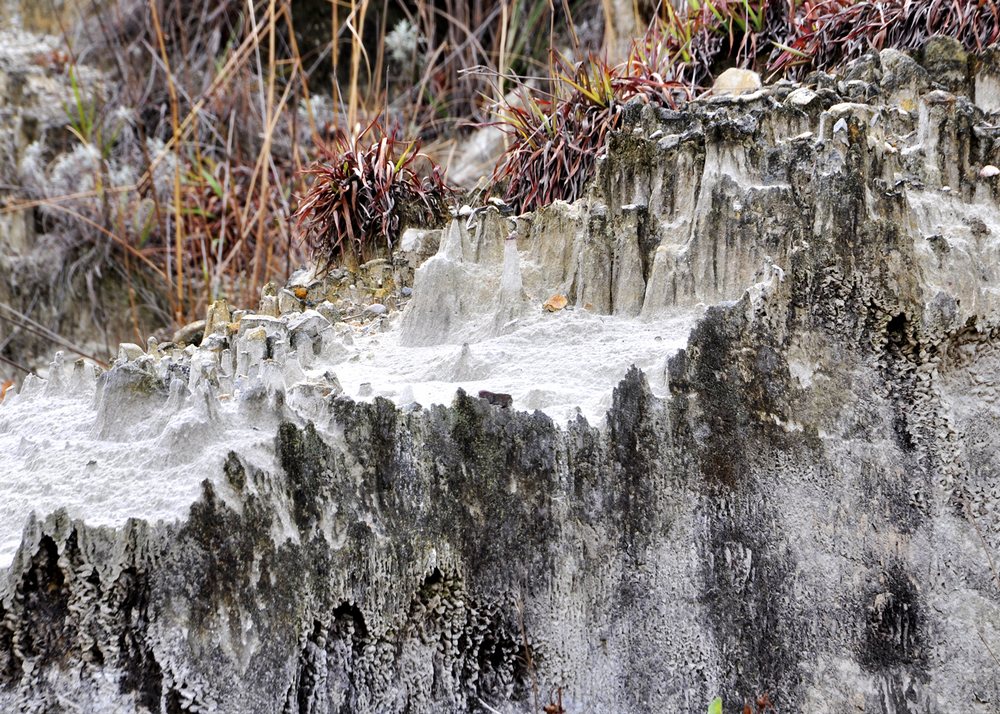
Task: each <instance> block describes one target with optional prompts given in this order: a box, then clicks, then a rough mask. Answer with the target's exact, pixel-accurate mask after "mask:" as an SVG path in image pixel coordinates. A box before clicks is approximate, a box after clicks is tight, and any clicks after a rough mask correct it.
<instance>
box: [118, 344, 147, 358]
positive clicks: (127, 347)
mask: <svg viewBox="0 0 1000 714" xmlns="http://www.w3.org/2000/svg"><path fill="white" fill-rule="evenodd" d="M145 354H146V353H145V352H144V351H143V349H142V347H140V346H139V345H137V344H134V343H132V342H123V343H121V344H120V345H118V362H132V361H134V360H137V359H139V358H140V357H142V356H143V355H145Z"/></svg>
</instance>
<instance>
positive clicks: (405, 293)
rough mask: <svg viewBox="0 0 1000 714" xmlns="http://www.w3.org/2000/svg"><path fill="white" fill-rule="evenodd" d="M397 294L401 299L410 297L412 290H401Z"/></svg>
mask: <svg viewBox="0 0 1000 714" xmlns="http://www.w3.org/2000/svg"><path fill="white" fill-rule="evenodd" d="M399 294H400V295H402V296H403V297H410V296H411V295H413V288H403V289H402V290H400V291H399Z"/></svg>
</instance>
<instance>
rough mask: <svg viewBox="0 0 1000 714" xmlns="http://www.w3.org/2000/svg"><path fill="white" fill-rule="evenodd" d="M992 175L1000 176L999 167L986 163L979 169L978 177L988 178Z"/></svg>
mask: <svg viewBox="0 0 1000 714" xmlns="http://www.w3.org/2000/svg"><path fill="white" fill-rule="evenodd" d="M994 176H1000V168H997V167H996V166H994V165H993V164H986V166H984V167H983V168H981V169H979V178H984V179H989V178H993V177H994Z"/></svg>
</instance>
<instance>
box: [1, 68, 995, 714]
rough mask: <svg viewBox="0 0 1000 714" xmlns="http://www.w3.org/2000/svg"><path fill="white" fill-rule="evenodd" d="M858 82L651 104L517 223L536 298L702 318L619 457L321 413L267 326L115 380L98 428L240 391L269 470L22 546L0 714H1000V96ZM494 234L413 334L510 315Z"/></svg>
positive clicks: (640, 381)
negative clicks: (153, 511)
mask: <svg viewBox="0 0 1000 714" xmlns="http://www.w3.org/2000/svg"><path fill="white" fill-rule="evenodd" d="M984 71H985V70H984ZM851 72H852V73H849V74H848V76H849V77H852V78H851V79H849V80H846V81H840V82H838V81H835V80H834V79H833V78H830V77H826V76H815V77H813V78H812V80H811V81H810V83H808V85H806V86H794V85H791V84H780V83H779V84H778V85H775V86H771V87H767V88H765V89H763V90H761V91H760V92H757V93H754V94H749V95H742V96H739V97H718V98H715V99H710V100H706V101H703V102H698V103H693V104H691V105H688V106H686V107H684V108H683V109H681V110H679V111H676V112H663V111H653V110H652V109H650V108H644V107H635V108H634V116H633V117H632V123H631V124H630V130H629V131H627V132H625V133H623V134H620V135H617V136H615V137H614V138H613V140H612V142H611V146H610V148H609V152H608V156H607V158H606V160H605V161H604V162H603V164H602V166H601V168H600V171H599V176H598V177H597V179H596V180H595V182H594V185H593V187H592V191H591V193H590V195H589V196H588V198H587V199H586V200H584V201H582V202H580V203H578V204H575V205H573V206H565V205H558V204H557V205H555V206H552V207H550V208H548V209H545V210H543V211H541V212H540V213H538V214H537V215H535V216H528V217H522V218H520V219H518V221H517V223H516V225H515V226H514V227H515V229H516V232H517V234H518V236H520V237H519V238H518V246H517V248H518V249H519V250H520V262H519V263H518V266H519V270H518V277H519V280H520V283H519V284H520V290H521V291H523V294H524V295H525V299H529V298H531V297H532V296H534V295H536V294H543V295H544V294H545V293H547V292H549V291H553V292H554V291H561V292H562V293H563V294H565V295H567V297H568V298H569V300H570V302H571V303H573V304H574V306H575V307H576V308H577V309H584V308H585V307H586V306H589V309H591V310H593V311H595V312H598V313H610V314H617V315H633V316H635V317H636V318H637V319H640V320H641V319H652V318H653V317H655V316H656V315H659V314H663V313H669V312H670V311H672V310H686V309H691V308H693V307H696V306H698V304H699V303H701V304H703V305H705V306H706V311H705V314H704V316H703V317H702V318H701V319H700V321H699V322H698V324H697V326H696V327H695V328H694V330H693V331H692V332H691V334H690V337H689V340H688V344H687V347H686V349H684V350H683V351H681V352H679V353H677V354H676V355H674V356H673V357H672V358H671V359H670V361H669V364H668V368H667V372H668V373H667V383H668V386H669V395H668V396H667V397H666V398H659V397H656V396H654V395H653V394H652V392H651V391H650V389H649V386H648V379H647V377H646V376H644V375H643V374H642V373H641V372H639V371H638V370H632V371H630V372H629V374H628V375H627V376H626V378H625V379H624V381H622V382H621V383H620V384H619V385H618V386H617V388H616V389H615V390H614V394H613V398H612V404H611V408H610V410H609V411H608V414H607V419H606V423H605V424H604V425H602V426H593V425H590V424H588V423H587V422H586V421H585V420H583V419H582V418H581V419H577V420H576V421H573V422H570V423H568V424H566V425H560V424H557V423H555V422H553V421H552V420H551V419H550V418H549V417H547V416H545V415H544V414H542V413H541V412H535V413H533V414H529V413H525V412H521V411H517V410H516V409H501V408H498V407H495V406H491V405H490V404H488V403H487V402H486V401H485V400H480V399H475V398H472V397H470V396H468V395H465V394H459V396H458V397H457V398H456V399H455V400H454V403H453V404H452V405H451V406H450V407H440V406H436V407H431V408H421V407H415V406H413V405H409V406H406V407H400V406H397V405H395V404H393V403H392V402H390V401H388V400H385V399H375V400H374V401H373V402H371V403H356V402H354V401H351V400H350V399H346V398H343V397H338V396H337V393H336V390H334V389H330V390H328V391H326V392H322V391H318V392H316V393H315V394H314V396H316V399H315V400H313V401H311V402H310V404H311V405H312V406H311V407H310V409H311V411H309V412H308V415H306V412H305V411H304V410H303V409H301V408H297V407H296V397H294V395H292V394H291V393H290V390H289V389H287V385H286V384H285V383H284V382H283V381H282V380H280V379H276V378H275V376H274V375H275V371H274V366H275V362H276V360H278V359H279V357H280V355H281V354H285V355H286V356H287V355H288V354H289V353H288V352H287V351H285V352H282V350H284V347H283V345H285V344H286V343H287V342H288V340H287V339H286V338H285V337H283V336H281V334H279V333H281V330H282V329H284V328H280V327H278V326H277V325H278V324H282V323H281V320H278V319H277V318H267V319H265V318H261V317H252V318H251V320H256V322H251V323H248V324H247V325H246V326H245V327H240V328H239V330H238V331H237V332H236V333H229V332H226V330H225V329H224V328H223V329H222V330H221V332H219V333H218V334H217V338H218V339H212V340H209V339H206V344H205V346H203V347H202V348H201V349H200V350H198V349H195V348H193V347H192V348H189V349H188V351H187V361H185V358H183V357H181V356H177V359H176V360H175V361H176V366H174V367H171V368H170V369H169V370H168V369H167V367H164V366H163V364H162V360H163V359H165V358H159V359H160V361H156V360H153V359H152V358H151V357H150V355H142V354H131V353H129V352H128V351H127V350H126V351H125V352H124V353H123V355H122V356H121V358H120V360H119V363H118V364H117V365H116V366H115V367H114V368H113V369H112V371H111V372H109V373H108V374H106V375H104V376H103V377H101V379H102V380H103V381H102V383H101V386H100V387H99V389H103V390H105V391H104V392H102V394H104V395H105V396H104V397H103V398H104V399H107V391H106V390H108V389H111V390H112V391H114V390H117V391H118V393H120V395H121V396H120V397H118V399H121V400H125V401H126V402H127V403H130V404H131V403H132V402H130V401H128V400H142V401H143V403H144V404H146V405H147V406H146V407H145V408H146V409H151V408H153V407H152V406H150V405H155V406H157V407H160V406H162V404H164V403H166V402H168V401H169V400H170V399H171V385H172V383H173V382H172V381H167V383H166V384H164V381H165V380H166V375H167V374H168V372H169V374H170V375H172V378H175V379H176V380H177V382H178V386H176V387H173V389H174V390H175V391H176V393H178V394H182V393H183V389H182V387H183V388H184V389H187V390H188V391H189V392H190V393H191V394H192V395H196V396H197V398H198V399H199V400H202V401H203V402H204V403H205V404H206V405H208V406H205V407H204V409H205V410H206V411H205V412H204V413H205V415H206V416H205V417H204V418H205V419H209V420H210V419H212V409H213V407H212V405H213V404H216V403H217V402H213V401H212V400H213V399H218V395H219V390H222V391H225V387H224V384H225V383H226V379H231V380H232V385H233V386H232V388H233V390H234V391H233V397H232V399H235V400H238V401H239V402H240V405H241V406H240V407H239V408H240V409H243V410H244V411H245V412H246V413H247V414H250V415H252V419H254V420H256V421H257V423H259V424H260V425H261V428H262V429H264V430H266V431H268V432H269V434H268V438H270V434H273V447H272V449H271V452H270V453H271V454H273V462H272V463H270V464H269V463H267V461H266V460H261V459H259V458H256V457H250V456H248V455H246V454H241V451H240V444H238V443H234V444H233V453H232V454H231V455H230V456H229V457H228V459H227V460H226V461H225V464H224V467H223V468H222V469H221V472H218V473H217V472H206V473H205V474H204V479H205V480H204V484H203V486H202V493H201V496H200V497H199V498H198V499H197V501H196V502H195V503H194V504H193V505H192V506H191V508H190V511H189V514H188V515H187V517H186V519H184V520H182V521H181V522H178V523H175V524H158V525H153V524H149V523H147V522H144V521H130V522H129V523H128V524H127V525H125V526H124V527H120V528H116V529H110V528H95V527H91V526H88V525H86V524H85V523H82V522H80V521H77V520H73V519H72V518H70V517H69V516H68V515H67V514H65V513H56V514H54V515H52V516H49V517H46V518H39V519H33V520H32V521H31V522H30V523H29V525H28V527H27V528H26V530H25V533H24V539H23V542H22V545H21V548H20V550H19V551H18V553H17V555H16V557H15V559H14V562H13V564H12V565H11V567H10V568H9V570H8V571H7V574H6V581H5V583H4V586H3V591H2V592H3V596H2V600H0V708H4V709H9V710H24V711H60V710H64V711H71V710H73V709H74V708H78V709H81V710H87V711H116V710H123V711H144V710H148V711H156V712H159V711H163V712H181V711H201V712H204V711H218V712H259V711H275V712H287V713H289V714H290V713H293V712H294V713H296V714H300V713H301V714H304V713H305V712H309V713H319V712H333V711H371V712H374V711H378V712H387V711H399V712H402V711H540V710H541V709H542V707H544V706H546V705H550V704H554V703H555V702H557V701H561V702H562V706H563V707H564V708H565V710H566V711H570V712H576V711H618V712H626V711H627V712H636V711H650V712H653V711H703V710H704V707H705V705H706V704H707V703H708V701H709V700H710V699H711V698H712V697H713V696H715V695H717V694H718V695H721V696H722V697H723V699H724V702H725V708H726V711H733V710H737V709H738V708H739V707H741V706H742V704H743V702H744V700H745V699H750V698H752V697H756V696H757V695H758V694H763V693H765V692H766V693H767V694H768V696H769V698H770V700H771V701H772V702H773V703H774V704H775V706H776V709H777V710H778V711H782V712H810V713H815V712H844V711H865V712H886V713H902V712H914V713H915V712H945V711H951V710H953V709H956V708H960V709H962V710H963V711H970V712H984V713H985V712H990V711H993V710H995V709H996V707H997V706H998V705H1000V685H998V682H1000V663H998V662H997V660H996V655H1000V576H998V574H997V570H996V568H997V566H998V565H1000V507H998V505H997V504H998V503H1000V498H998V497H1000V476H998V474H1000V470H998V467H997V464H996V463H995V462H996V456H995V452H996V448H995V447H996V433H997V429H996V425H997V423H998V422H1000V408H998V406H997V388H996V385H995V381H996V380H995V375H996V374H997V370H998V367H1000V363H998V357H997V351H996V349H995V344H996V340H997V329H998V328H997V292H996V290H995V288H994V285H995V283H996V276H995V275H994V273H995V272H996V271H997V270H998V266H1000V261H998V260H997V256H996V251H997V246H998V241H1000V207H998V191H1000V184H998V183H997V182H998V180H1000V179H998V178H997V176H996V173H995V172H992V171H989V170H987V167H988V166H991V165H993V166H995V165H997V164H998V162H1000V144H998V141H997V139H998V136H1000V134H998V130H997V129H996V121H997V117H996V115H992V116H990V115H987V114H984V109H983V107H989V106H992V105H991V104H990V102H991V101H994V100H993V99H990V98H988V97H984V96H981V95H977V96H975V97H974V100H975V102H974V101H973V100H972V99H970V98H968V97H967V96H961V95H955V94H950V93H947V92H946V91H945V90H944V89H940V88H935V87H934V86H933V83H934V81H935V78H934V76H933V75H932V74H931V75H929V74H928V73H927V70H925V69H924V68H922V67H921V66H920V65H917V64H916V63H915V62H913V60H910V59H909V58H908V57H906V56H902V55H898V54H894V53H888V52H887V53H883V54H882V55H881V57H874V56H873V57H869V58H866V59H865V60H864V62H863V63H860V64H858V65H855V66H854V67H853V68H852V69H851ZM990 81H992V82H995V81H996V80H995V78H994V79H982V80H980V79H977V80H976V82H975V86H976V87H980V86H993V85H989V84H988V82H990ZM887 97H889V98H894V99H893V101H892V102H890V103H885V99H886V98H887ZM899 97H904V99H905V98H906V97H909V98H910V99H911V100H912V101H913V105H912V108H911V109H906V108H904V106H903V104H904V102H903V101H902V100H900V99H899ZM977 104H978V105H979V106H977ZM490 221H495V222H497V227H496V228H495V229H490V228H488V227H487V228H480V227H477V226H483V225H486V226H488V225H489V223H490ZM507 228H508V226H504V225H503V223H502V221H500V219H499V217H497V216H493V217H490V216H485V217H484V220H483V221H482V222H479V223H478V224H476V223H475V222H470V221H469V220H467V219H465V218H462V219H461V220H460V222H459V223H456V224H455V225H453V226H452V227H451V228H450V229H449V230H450V234H449V235H446V236H445V238H444V239H443V240H442V245H441V249H440V251H439V252H438V254H437V256H436V257H435V258H432V259H431V260H429V261H428V262H427V263H425V264H424V265H423V266H422V267H421V268H419V269H418V270H417V275H416V285H415V288H414V300H413V303H412V304H411V305H410V307H409V308H408V310H407V312H406V313H405V314H404V317H403V320H404V324H403V326H402V330H403V332H404V334H406V332H407V329H409V330H410V331H411V336H412V337H414V339H419V338H420V336H424V337H427V335H428V334H429V333H428V332H427V331H426V330H431V329H432V328H434V329H436V330H437V331H436V332H434V333H433V334H431V335H430V337H428V338H427V339H428V341H431V342H433V341H439V342H440V341H448V340H450V339H454V338H455V336H456V335H457V337H458V339H465V337H466V335H467V333H466V332H463V331H462V330H459V331H458V332H453V330H454V329H455V328H456V326H460V325H465V326H466V327H468V326H469V325H474V326H476V327H475V329H476V330H479V329H482V330H488V329H493V326H495V324H496V323H495V322H493V321H492V320H493V317H494V316H495V315H496V314H498V313H497V309H498V307H497V305H498V304H500V305H501V307H503V303H504V301H503V300H495V301H492V302H490V301H489V300H487V301H486V302H485V304H484V302H483V301H482V300H471V299H470V300H465V301H463V300H462V292H461V291H462V290H463V289H465V286H466V284H467V283H471V282H472V281H474V280H476V279H479V278H482V279H483V280H493V281H494V282H495V284H494V285H493V287H491V286H489V285H487V286H486V287H483V288H482V289H483V291H484V295H485V294H491V295H497V294H499V293H502V292H503V289H504V286H505V284H506V286H507V287H510V285H511V283H510V282H509V281H505V276H506V277H508V278H509V277H510V272H509V271H506V270H505V269H504V268H503V265H504V263H508V264H510V261H513V260H515V259H516V253H517V251H516V250H515V251H514V253H515V257H511V256H510V252H511V249H509V248H505V244H503V243H502V242H501V239H502V238H504V237H506V236H505V234H506V232H507ZM501 229H502V230H501ZM507 245H509V244H507ZM485 266H494V268H493V269H487V268H486V267H485ZM435 276H444V277H446V278H447V280H445V279H440V280H439V279H438V278H436V277H435ZM421 285H423V286H424V287H428V286H433V287H434V288H435V289H437V290H439V292H437V293H434V292H432V291H431V290H429V289H428V290H427V291H426V292H423V293H422V289H421ZM449 285H451V286H452V291H453V292H448V288H449ZM494 288H495V290H494ZM421 294H424V295H428V296H429V297H430V298H431V300H428V301H424V300H423V298H421ZM520 294H521V293H520V292H519V293H517V295H520ZM443 303H446V304H449V305H451V306H452V309H451V312H450V313H449V314H452V315H453V316H454V319H455V322H454V323H449V325H444V326H442V325H441V324H440V323H441V321H440V319H439V318H435V315H439V314H440V313H439V312H437V311H439V310H440V307H439V306H440V304H443ZM510 307H511V303H510V302H508V303H506V307H504V309H508V308H510ZM515 308H516V305H515ZM243 319H244V320H247V319H248V318H247V317H244V318H243ZM268 320H273V322H268ZM413 325H424V326H425V329H424V330H418V329H414V328H413ZM435 325H436V327H435ZM408 326H409V327H408ZM251 331H259V334H258V333H257V332H255V334H256V337H254V338H253V339H255V340H256V342H254V343H253V344H257V343H259V345H258V347H259V349H257V348H255V349H257V351H256V352H254V351H252V350H250V349H249V347H247V346H248V345H249V344H250V342H249V341H248V340H250V335H249V334H248V333H249V332H251ZM240 333H243V334H242V335H241V334H240ZM241 339H242V340H244V341H243V342H241V341H240V340H241ZM227 340H228V342H224V341H227ZM310 344H314V343H312V342H310ZM319 344H320V347H319V348H318V354H319V355H322V353H323V350H324V349H326V347H324V346H323V344H324V343H322V342H320V343H319ZM213 345H214V346H213ZM276 346H281V348H280V349H278V350H277V352H276V351H275V349H276ZM244 348H246V349H244ZM296 349H300V348H296ZM226 350H230V353H229V357H228V358H224V357H223V355H225V353H226ZM233 350H235V352H233ZM241 350H242V351H243V355H242V356H241ZM139 352H140V353H141V350H140V351H139ZM208 353H211V355H209V354H208ZM223 359H229V360H230V361H229V364H230V365H234V369H235V370H236V373H235V374H229V373H227V372H226V371H225V369H223V368H221V367H220V366H219V365H222V364H224V363H223V361H222V360H223ZM213 360H214V361H213ZM241 360H243V361H242V362H241ZM278 367H280V364H279V365H278ZM185 370H186V371H185ZM213 370H221V371H213ZM279 371H280V370H279ZM219 374H221V375H222V382H220V383H219V385H218V389H216V385H215V384H214V383H213V378H214V377H213V375H215V377H218V375H219ZM129 375H132V376H129ZM192 375H195V376H192ZM198 375H201V376H200V377H199V376H198ZM185 379H186V380H187V382H186V384H185ZM192 380H193V381H192ZM198 390H201V391H198ZM213 390H215V391H213ZM213 395H214V396H213ZM182 396H183V394H182ZM175 398H178V399H180V398H181V397H175ZM183 398H187V399H190V398H192V397H189V396H183ZM115 403H117V402H115ZM514 406H515V407H516V406H517V404H516V403H515V405H514ZM0 413H2V412H0ZM272 425H273V426H272ZM192 468H195V466H194V465H193V466H192ZM549 711H552V709H551V708H550V709H549Z"/></svg>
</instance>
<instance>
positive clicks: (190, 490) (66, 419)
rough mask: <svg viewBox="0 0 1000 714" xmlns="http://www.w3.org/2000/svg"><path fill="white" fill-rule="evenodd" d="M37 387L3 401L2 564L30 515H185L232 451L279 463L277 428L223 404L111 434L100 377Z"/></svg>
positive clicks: (154, 417) (115, 518)
mask: <svg viewBox="0 0 1000 714" xmlns="http://www.w3.org/2000/svg"><path fill="white" fill-rule="evenodd" d="M52 386H53V385H36V386H35V387H34V388H31V387H28V388H26V389H24V390H22V393H21V394H19V395H17V396H10V395H8V398H7V399H6V400H5V401H4V402H3V404H0V474H3V478H2V480H0V567H6V566H8V565H10V563H11V561H12V559H13V557H14V554H15V552H16V550H17V548H18V545H19V544H20V542H21V533H22V530H23V528H24V525H25V523H26V521H27V519H28V516H29V514H30V513H31V512H32V511H34V512H35V514H37V516H38V517H40V518H44V517H45V516H47V515H48V514H50V513H52V512H54V511H56V510H57V509H60V508H65V509H66V510H67V512H68V513H69V515H70V516H71V517H73V518H81V519H83V520H85V521H86V523H87V524H88V525H91V526H114V527H117V526H121V525H123V524H124V523H125V522H126V521H127V520H128V519H129V518H140V519H144V520H146V521H148V522H150V523H156V522H157V521H161V520H162V521H175V520H177V519H179V518H183V517H184V516H185V515H186V514H187V511H188V508H189V507H190V505H191V504H192V503H193V502H194V501H195V500H196V499H197V498H198V496H199V494H200V490H201V487H200V484H201V482H202V481H203V480H204V479H206V478H209V479H216V478H218V476H219V475H220V474H221V473H222V464H223V461H224V459H225V457H226V455H227V454H228V453H229V451H230V450H232V449H236V450H238V451H239V453H240V455H241V456H243V457H244V458H247V459H248V460H249V461H250V462H251V463H255V464H258V465H261V466H268V467H272V464H273V462H272V461H271V456H270V454H271V453H273V443H274V432H273V430H263V429H260V430H258V429H256V428H255V427H254V426H253V425H252V424H249V423H247V421H246V420H245V419H244V418H242V416H241V415H239V414H238V413H237V408H236V405H235V404H227V403H226V402H222V403H220V409H219V410H218V411H217V413H216V414H214V415H213V416H214V418H212V419H209V417H208V416H207V415H206V414H205V411H204V409H203V408H199V406H198V403H197V400H195V399H193V398H187V399H184V400H183V401H182V402H181V403H177V402H174V403H172V404H168V403H164V404H163V407H162V408H161V409H158V410H156V411H155V412H150V413H148V414H146V415H133V416H134V419H130V420H129V423H120V424H114V425H111V426H113V427H114V431H115V434H114V436H111V437H108V436H101V434H102V433H104V432H106V427H107V426H108V425H104V424H101V423H100V422H101V419H100V417H99V410H98V409H97V408H96V405H95V390H94V386H93V381H92V380H91V381H90V384H89V385H83V384H81V385H76V386H75V387H72V388H71V387H66V388H55V389H53V388H51V387H52Z"/></svg>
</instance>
